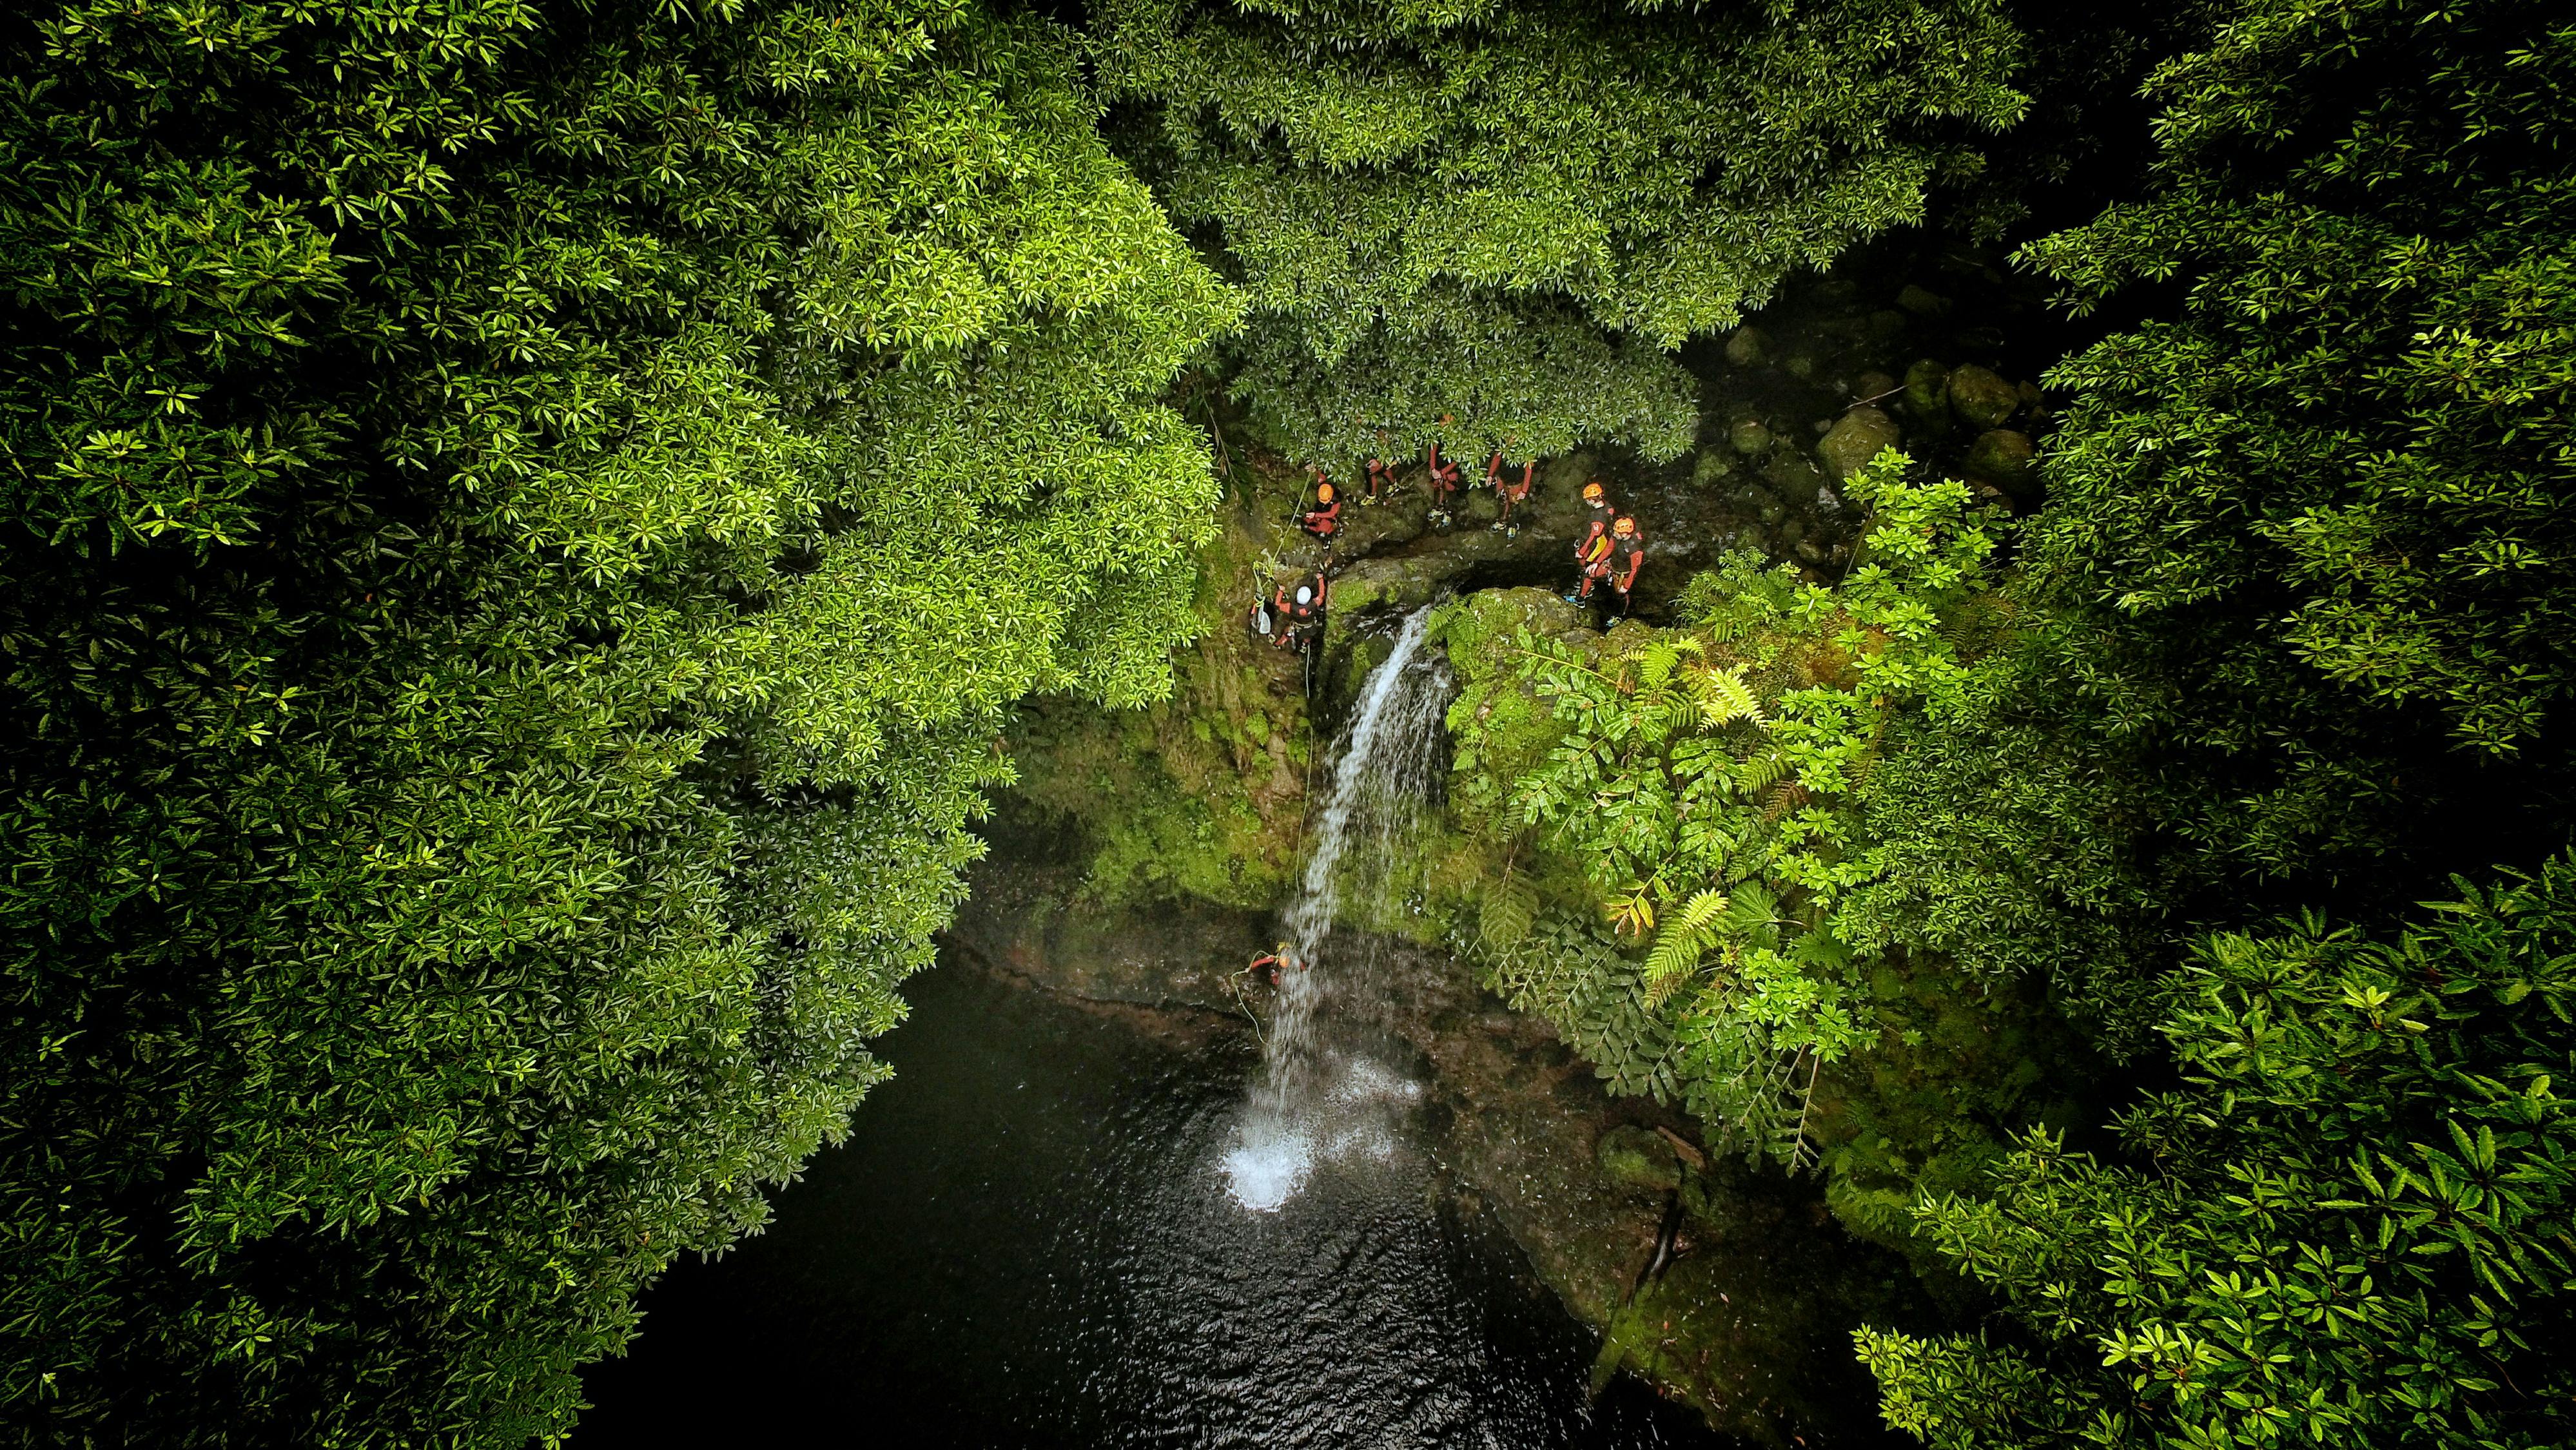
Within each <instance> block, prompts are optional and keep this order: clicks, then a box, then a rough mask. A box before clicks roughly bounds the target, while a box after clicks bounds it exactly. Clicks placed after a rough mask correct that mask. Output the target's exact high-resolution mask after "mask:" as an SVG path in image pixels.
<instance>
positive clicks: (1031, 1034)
mask: <svg viewBox="0 0 2576 1450" xmlns="http://www.w3.org/2000/svg"><path fill="white" fill-rule="evenodd" d="M913 996H914V998H915V1001H916V1008H915V1014H914V1020H913V1021H912V1022H911V1023H910V1024H908V1025H906V1026H905V1027H903V1028H902V1029H900V1030H898V1031H897V1032H896V1033H895V1034H893V1036H892V1037H891V1038H890V1039H889V1040H888V1042H887V1045H886V1047H885V1052H886V1055H887V1056H888V1057H889V1058H890V1059H891V1060H892V1061H893V1062H894V1063H895V1065H896V1067H897V1068H898V1070H899V1073H900V1076H898V1077H897V1078H896V1079H895V1081H894V1082H892V1083H891V1084H889V1085H887V1086H885V1087H883V1088H881V1089H879V1090H878V1091H877V1092H876V1094H875V1095H874V1096H872V1097H871V1098H870V1099H869V1101H868V1103H867V1104H866V1106H865V1107H864V1108H863V1109H862V1110H861V1111H860V1113H859V1114H858V1118H857V1121H856V1124H855V1131H854V1133H853V1136H852V1138H851V1141H850V1142H849V1143H848V1144H847V1145H845V1146H844V1147H841V1148H839V1149H835V1150H831V1151H828V1152H826V1153H825V1154H823V1155H822V1156H821V1157H820V1158H819V1159H818V1160H817V1161H816V1162H815V1164H814V1165H813V1168H812V1170H811V1172H810V1173H809V1174H808V1175H807V1178H806V1180H805V1181H804V1182H802V1183H800V1184H798V1185H796V1186H794V1187H792V1188H790V1189H788V1190H787V1191H786V1192H784V1193H782V1194H781V1195H780V1196H779V1199H778V1217H777V1221H776V1223H775V1224H774V1225H773V1226H772V1227H771V1229H770V1230H769V1231H768V1232H767V1233H766V1234H764V1235H762V1236H761V1237H759V1238H756V1239H753V1240H751V1241H749V1242H747V1243H746V1244H745V1245H743V1246H742V1247H741V1248H740V1249H738V1250H737V1251H735V1252H734V1253H733V1254H731V1255H729V1256H728V1257H727V1258H725V1259H723V1260H720V1261H718V1262H715V1263H712V1264H696V1263H692V1264H686V1265H683V1266H682V1267H681V1268H680V1269H679V1270H677V1271H675V1272H674V1273H673V1275H672V1276H671V1277H670V1278H669V1280H667V1281H666V1282H665V1283H664V1284H663V1285H661V1286H660V1287H658V1288H657V1289H655V1290H654V1291H653V1292H652V1293H650V1294H648V1295H647V1296H646V1299H645V1309H646V1318H645V1322H644V1332H643V1335H642V1337H641V1338H640V1340H639V1341H638V1342H637V1344H636V1346H635V1348H634V1351H633V1353H632V1355H631V1356H630V1357H629V1358H628V1359H627V1360H625V1361H622V1362H613V1363H611V1364H608V1365H604V1366H601V1367H600V1368H599V1369H598V1370H597V1371H596V1372H595V1373H594V1374H593V1375H592V1377H591V1379H590V1382H589V1383H590V1390H591V1397H592V1399H593V1400H594V1401H595V1402H596V1407H595V1408H594V1409H593V1410H592V1411H591V1413H590V1414H589V1415H588V1416H587V1417H585V1419H584V1422H583V1424H582V1426H581V1428H580V1430H579V1431H578V1432H577V1433H576V1435H575V1438H574V1445H575V1447H576V1450H612V1447H621V1446H637V1445H661V1444H671V1443H679V1442H682V1441H686V1440H690V1439H694V1438H699V1437H720V1438H713V1439H711V1440H709V1441H707V1442H708V1443H723V1444H792V1445H798V1446H804V1445H815V1446H832V1445H850V1446H859V1445H866V1446H886V1447H906V1446H953V1447H1018V1446H1029V1447H1037V1446H1093V1445H1098V1446H1175V1447H1178V1446H1190V1447H1200V1446H1318V1447H1322V1446H1334V1447H1342V1446H1352V1447H1413V1446H1420V1447H1426V1450H1427V1447H1435V1446H1437V1447H1471V1446H1493V1447H1511V1450H1534V1447H1548V1446H1601V1447H1629V1446H1661V1445H1676V1446H1678V1445H1693V1446H1702V1445H1719V1444H1725V1443H1728V1442H1725V1441H1721V1440H1719V1439H1717V1438H1715V1437H1714V1436H1712V1435H1711V1434H1710V1433H1709V1432H1708V1431H1707V1430H1706V1429H1705V1427H1704V1426H1703V1425H1702V1423H1701V1422H1700V1421H1699V1420H1698V1418H1697V1417H1696V1416H1695V1415H1693V1414H1691V1413H1689V1412H1688V1411H1685V1410H1682V1409H1679V1408H1676V1407H1674V1406H1670V1405H1666V1404H1664V1403H1662V1402H1661V1401H1659V1400H1657V1399H1655V1398H1654V1396H1653V1395H1652V1394H1651V1393H1649V1392H1647V1391H1646V1390H1645V1388H1644V1387H1643V1386H1641V1385H1639V1384H1636V1383H1634V1382H1632V1381H1621V1382H1619V1383H1617V1384H1614V1386H1613V1387H1612V1388H1611V1390H1610V1391H1609V1392H1608V1393H1607V1394H1605V1395H1604V1397H1603V1398H1602V1400H1601V1402H1599V1403H1598V1404H1588V1403H1587V1402H1586V1395H1585V1391H1586V1382H1587V1372H1588V1369H1589V1366H1590V1362H1591V1358H1592V1352H1593V1347H1594V1344H1595V1340H1594V1339H1593V1337H1592V1335H1591V1334H1590V1333H1589V1332H1588V1331H1586V1330H1585V1329H1584V1328H1583V1327H1582V1326H1580V1325H1579V1324H1577V1323H1575V1322H1574V1321H1573V1320H1572V1319H1571V1317H1570V1316H1568V1315H1567V1314H1566V1312H1565V1310H1564V1309H1563V1307H1562V1306H1561V1305H1559V1304H1558V1303H1557V1301H1556V1300H1555V1299H1554V1298H1553V1297H1552V1296H1551V1295H1549V1294H1548V1293H1547V1292H1546V1291H1545V1290H1544V1289H1543V1288H1542V1287H1541V1286H1539V1285H1538V1284H1536V1283H1535V1282H1534V1281H1533V1280H1532V1279H1531V1277H1530V1276H1529V1273H1528V1271H1527V1268H1526V1266H1525V1265H1524V1263H1523V1262H1522V1260H1521V1259H1520V1257H1519V1254H1518V1252H1517V1251H1516V1250H1515V1249H1514V1247H1513V1246H1512V1245H1511V1244H1510V1243H1509V1241H1508V1240H1506V1239H1505V1238H1503V1237H1502V1235H1501V1234H1500V1233H1499V1232H1498V1231H1497V1230H1496V1229H1495V1228H1494V1227H1493V1225H1492V1224H1491V1223H1490V1222H1489V1221H1488V1220H1487V1219H1486V1218H1485V1217H1484V1216H1482V1215H1477V1214H1472V1213H1470V1214H1462V1213H1460V1212H1459V1211H1458V1210H1457V1209H1456V1208H1455V1207H1453V1204H1454V1203H1455V1201H1456V1200H1455V1197H1454V1195H1453V1194H1452V1193H1451V1192H1450V1191H1449V1189H1450V1187H1451V1185H1449V1184H1447V1182H1446V1181H1445V1179H1444V1175H1443V1174H1442V1173H1441V1171H1440V1169H1439V1167H1438V1165H1437V1162H1436V1161H1435V1150H1436V1143H1434V1142H1433V1141H1431V1140H1430V1139H1428V1138H1427V1137H1426V1136H1425V1130H1424V1129H1422V1128H1421V1127H1420V1126H1419V1125H1418V1122H1417V1119H1419V1117H1420V1116H1421V1115H1419V1114H1410V1113H1407V1114H1391V1115H1389V1116H1388V1117H1387V1118H1386V1119H1385V1121H1386V1122H1387V1123H1389V1124H1390V1125H1391V1126H1390V1129H1389V1132H1388V1135H1387V1137H1386V1139H1385V1141H1384V1142H1383V1143H1380V1144H1377V1145H1374V1147H1373V1150H1372V1151H1364V1152H1349V1153H1341V1154H1333V1155H1319V1157H1318V1159H1317V1161H1316V1163H1315V1166H1314V1168H1313V1171H1312V1174H1311V1177H1310V1178H1309V1179H1308V1181H1307V1182H1306V1184H1305V1186H1304V1189H1303V1191H1301V1192H1299V1193H1298V1194H1297V1195H1296V1196H1295V1197H1293V1198H1291V1199H1290V1200H1288V1201H1287V1202H1286V1203H1284V1204H1283V1205H1282V1206H1280V1207H1279V1208H1278V1209H1277V1210H1275V1211H1271V1212H1253V1211H1249V1210H1247V1209H1245V1208H1244V1207H1243V1206H1242V1205H1241V1204H1239V1203H1237V1202H1236V1201H1235V1199H1234V1197H1233V1195H1232V1194H1230V1193H1229V1192H1228V1191H1227V1184H1226V1181H1225V1175H1224V1171H1223V1168H1222V1162H1223V1159H1224V1156H1225V1155H1226V1153H1227V1152H1228V1151H1229V1149H1230V1148H1231V1147H1232V1146H1233V1145H1234V1144H1235V1141H1236V1140H1235V1132H1236V1130H1237V1127H1238V1123H1239V1118H1238V1115H1239V1113H1240V1112H1241V1111H1242V1102H1243V1100H1242V1093H1243V1090H1244V1087H1245V1084H1246V1080H1247V1077H1248V1076H1250V1075H1251V1073H1252V1072H1253V1071H1254V1069H1255V1067H1256V1063H1255V1061H1254V1058H1253V1052H1252V1049H1251V1047H1250V1045H1249V1044H1248V1043H1247V1042H1246V1041H1245V1040H1244V1039H1243V1038H1242V1037H1241V1036H1240V1035H1236V1034H1231V1033H1228V1034H1224V1035H1221V1036H1217V1037H1215V1038H1213V1039H1212V1040H1208V1041H1204V1042H1202V1043H1201V1044H1200V1045H1197V1046H1195V1047H1189V1048H1185V1049H1184V1048H1175V1047H1173V1046H1170V1045H1167V1044H1165V1043H1162V1042H1158V1041H1155V1040H1153V1039H1151V1038H1148V1037H1147V1036H1145V1035H1144V1034H1143V1033H1142V1032H1141V1031H1139V1030H1138V1029H1136V1028H1133V1027H1130V1026H1128V1025H1126V1024H1125V1023H1123V1022H1120V1021H1118V1020H1114V1019H1108V1018H1103V1017H1101V1016H1099V1015H1097V1014H1095V1013H1091V1012H1087V1011H1084V1010H1081V1009H1077V1008H1074V1007H1072V1006H1069V1005H1067V1004H1064V1003H1061V1002H1057V1001H1055V1000H1053V999H1050V998H1047V997H1044V996H1042V995H1039V994H1035V993H1031V992H1027V991H1023V990H1020V989H1017V988H1014V987H1009V986H1005V985H1002V984H999V983H997V982H995V981H994V980H993V979H991V978H989V977H985V976H982V975H980V974H977V973H974V972H972V971H964V970H959V971H940V972H934V973H932V974H930V975H929V976H927V977H924V978H922V979H921V980H920V981H918V982H917V983H916V984H914V989H913ZM1400 1076H1401V1075H1398V1080H1400Z"/></svg>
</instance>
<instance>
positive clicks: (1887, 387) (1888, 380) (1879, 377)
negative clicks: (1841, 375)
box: [1852, 368, 1905, 403]
mask: <svg viewBox="0 0 2576 1450" xmlns="http://www.w3.org/2000/svg"><path fill="white" fill-rule="evenodd" d="M1903 386H1905V385H1904V384H1903V383H1900V382H1898V381H1897V380H1896V379H1894V378H1892V377H1889V376H1888V375H1887V374H1885V373H1883V372H1880V371H1879V370H1878V369H1876V368H1872V369H1870V370H1869V371H1868V372H1865V373H1863V374H1861V375H1860V381H1859V382H1856V383H1854V384H1852V396H1853V397H1855V398H1858V399H1860V400H1861V401H1862V402H1864V403H1878V402H1885V401H1887V400H1888V395H1889V394H1891V393H1894V392H1895V391H1896V390H1897V389H1898V388H1901V387H1903Z"/></svg>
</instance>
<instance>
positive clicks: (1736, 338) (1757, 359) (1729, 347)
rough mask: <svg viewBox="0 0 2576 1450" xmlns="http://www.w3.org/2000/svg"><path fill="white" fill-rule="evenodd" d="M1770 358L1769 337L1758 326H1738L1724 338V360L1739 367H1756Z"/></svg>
mask: <svg viewBox="0 0 2576 1450" xmlns="http://www.w3.org/2000/svg"><path fill="white" fill-rule="evenodd" d="M1770 358H1771V339H1769V338H1767V337H1764V336H1763V335H1762V329H1761V328H1758V327H1739V328H1737V329H1735V332H1734V335H1732V336H1730V337H1728V338H1727V340H1726V360H1727V361H1728V362H1731V363H1733V364H1735V365H1736V366H1737V367H1740V368H1758V367H1760V366H1762V364H1763V363H1765V362H1768V361H1769V360H1770Z"/></svg>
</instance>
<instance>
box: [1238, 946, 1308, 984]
mask: <svg viewBox="0 0 2576 1450" xmlns="http://www.w3.org/2000/svg"><path fill="white" fill-rule="evenodd" d="M1291 967H1294V968H1296V969H1297V970H1298V971H1301V972H1302V971H1304V970H1306V964H1305V963H1304V962H1301V961H1299V960H1297V954H1296V953H1295V952H1263V953H1262V954H1261V955H1259V956H1257V957H1254V958H1253V959H1252V965H1251V966H1249V967H1246V968H1244V970H1245V971H1248V972H1254V973H1258V974H1259V975H1260V976H1261V978H1262V979H1263V980H1264V981H1266V982H1268V983H1269V984H1270V985H1272V986H1274V987H1276V986H1278V985H1279V974H1280V973H1281V972H1283V971H1286V970H1287V969H1289V968H1291Z"/></svg>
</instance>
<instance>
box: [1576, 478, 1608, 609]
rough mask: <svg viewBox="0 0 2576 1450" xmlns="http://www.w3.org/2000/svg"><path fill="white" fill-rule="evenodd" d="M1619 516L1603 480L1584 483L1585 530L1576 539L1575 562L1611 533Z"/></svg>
mask: <svg viewBox="0 0 2576 1450" xmlns="http://www.w3.org/2000/svg"><path fill="white" fill-rule="evenodd" d="M1618 517H1619V511H1618V510H1617V509H1614V508H1612V507H1611V506H1610V490H1608V489H1606V488H1603V487H1602V486H1601V480H1599V479H1597V478H1596V479H1593V480H1592V481H1591V482H1589V483H1586V484H1584V485H1583V532H1582V533H1580V534H1578V535H1576V536H1575V540H1574V562H1575V564H1576V565H1577V566H1580V565H1581V564H1582V563H1583V561H1584V556H1585V555H1586V554H1589V553H1591V552H1592V546H1593V545H1594V544H1595V543H1598V542H1599V541H1600V540H1601V539H1603V538H1605V537H1607V536H1608V535H1609V533H1610V524H1611V521H1612V520H1614V519H1616V518H1618ZM1567 597H1568V598H1572V597H1573V596H1571V595H1568V596H1567Z"/></svg>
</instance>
